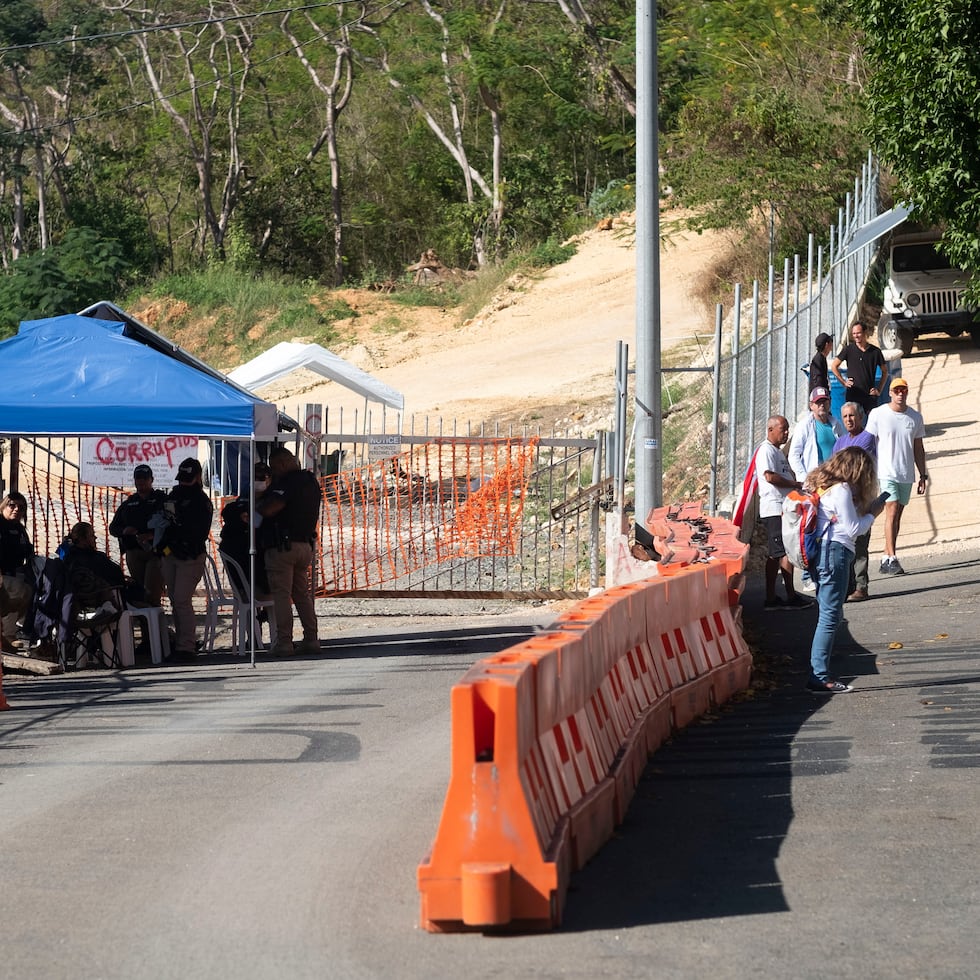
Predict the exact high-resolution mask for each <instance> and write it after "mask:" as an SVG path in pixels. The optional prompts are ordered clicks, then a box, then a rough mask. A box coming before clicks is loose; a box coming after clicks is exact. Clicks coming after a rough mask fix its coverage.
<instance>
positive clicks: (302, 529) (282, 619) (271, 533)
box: [256, 446, 321, 657]
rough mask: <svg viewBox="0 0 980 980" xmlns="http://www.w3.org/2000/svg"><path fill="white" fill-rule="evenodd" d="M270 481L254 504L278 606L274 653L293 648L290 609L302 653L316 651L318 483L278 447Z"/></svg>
mask: <svg viewBox="0 0 980 980" xmlns="http://www.w3.org/2000/svg"><path fill="white" fill-rule="evenodd" d="M269 468H270V469H271V470H272V486H271V487H270V488H269V490H268V491H267V492H266V494H265V495H264V496H263V498H262V499H261V500H260V501H259V502H258V503H257V504H256V509H257V510H258V511H259V513H260V514H261V515H262V517H263V521H262V527H261V529H260V530H261V534H262V544H263V549H264V553H265V570H266V574H267V575H268V577H269V591H270V593H271V595H272V601H273V604H274V606H275V611H276V629H277V636H276V641H275V644H274V646H273V648H272V655H273V656H276V657H288V656H290V655H292V654H293V653H294V652H295V648H294V647H293V610H292V606H293V605H295V606H296V614H297V615H298V616H299V621H300V623H301V624H302V627H303V641H302V643H301V644H300V647H299V649H300V652H302V653H317V652H319V650H320V641H319V639H318V637H317V622H316V609H315V607H314V605H313V593H312V588H311V582H310V566H311V565H312V564H313V545H314V543H315V541H316V534H317V526H318V524H319V521H320V500H321V494H320V484H319V482H318V481H317V478H316V477H315V476H314V475H313V474H312V473H310V472H309V470H304V469H301V468H300V465H299V461H298V460H297V459H296V457H295V456H294V455H293V454H292V453H291V452H290V451H289V450H288V449H286V448H285V446H280V447H279V448H277V449H274V450H273V451H272V453H271V454H270V455H269Z"/></svg>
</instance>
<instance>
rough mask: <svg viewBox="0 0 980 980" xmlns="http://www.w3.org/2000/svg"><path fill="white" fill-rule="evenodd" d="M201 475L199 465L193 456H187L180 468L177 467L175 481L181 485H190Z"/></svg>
mask: <svg viewBox="0 0 980 980" xmlns="http://www.w3.org/2000/svg"><path fill="white" fill-rule="evenodd" d="M200 475H201V463H200V461H199V460H197V459H195V458H194V457H193V456H188V457H187V459H185V460H184V461H183V462H182V463H181V464H180V466H178V467H177V479H178V480H179V481H180V482H181V483H190V482H191V481H192V480H195V479H197V477H199V476H200Z"/></svg>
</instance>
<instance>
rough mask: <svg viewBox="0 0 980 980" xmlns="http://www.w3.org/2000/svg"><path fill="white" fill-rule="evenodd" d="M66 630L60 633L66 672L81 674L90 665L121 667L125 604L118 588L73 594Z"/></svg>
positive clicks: (60, 651)
mask: <svg viewBox="0 0 980 980" xmlns="http://www.w3.org/2000/svg"><path fill="white" fill-rule="evenodd" d="M66 605H67V607H68V610H67V617H66V621H65V624H64V629H63V630H59V634H60V635H59V637H58V659H59V660H60V662H61V665H62V667H64V669H65V670H81V669H82V668H83V667H86V666H88V665H89V664H92V665H96V666H103V667H110V668H111V667H120V666H121V662H120V659H119V654H118V652H117V637H118V632H119V617H120V616H121V615H122V611H123V607H124V603H123V598H122V591H121V590H120V589H118V588H113V589H99V591H97V592H72V593H70V595H69V596H66Z"/></svg>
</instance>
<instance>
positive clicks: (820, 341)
mask: <svg viewBox="0 0 980 980" xmlns="http://www.w3.org/2000/svg"><path fill="white" fill-rule="evenodd" d="M833 339H834V338H833V337H831V336H830V334H829V333H818V334H817V339H816V341H815V343H816V345H817V350H823V349H824V347H825V345H827V344H829V343H830V342H831V341H832V340H833Z"/></svg>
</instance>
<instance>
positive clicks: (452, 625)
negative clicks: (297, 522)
mask: <svg viewBox="0 0 980 980" xmlns="http://www.w3.org/2000/svg"><path fill="white" fill-rule="evenodd" d="M873 595H874V596H875V598H874V599H873V601H871V602H867V603H863V604H860V605H856V606H851V605H849V606H848V607H847V614H848V624H847V630H846V631H845V632H844V633H843V634H842V635H841V637H840V642H839V652H840V654H841V659H840V660H839V661H838V664H839V670H840V673H841V675H842V676H844V677H846V678H848V679H853V682H854V684H855V687H856V690H855V691H854V693H852V694H848V695H843V696H839V697H837V698H835V699H825V698H820V697H818V696H815V695H809V694H807V693H805V692H804V691H803V690H802V685H803V681H804V679H805V670H806V659H807V653H808V643H809V635H810V632H811V631H812V626H813V621H814V613H812V612H803V613H790V612H779V613H763V612H762V610H761V596H760V595H759V593H758V590H757V588H756V587H755V585H754V584H753V587H752V588H750V589H749V591H748V593H747V595H746V599H745V606H746V630H747V634H748V635H749V637H750V639H751V640H752V642H753V644H754V645H755V646H756V648H757V649H758V651H759V657H758V664H759V667H760V674H761V675H762V676H763V678H767V679H768V680H769V681H770V682H771V685H772V690H771V691H764V690H760V691H759V692H757V694H756V695H755V696H754V697H751V698H747V699H745V700H743V701H741V702H740V703H738V704H735V705H732V706H730V707H728V708H726V709H724V710H722V711H719V712H718V713H716V714H714V715H712V716H711V717H709V718H707V719H705V720H704V721H703V722H702V723H698V724H695V725H693V726H691V727H690V728H689V729H688V730H687V731H686V732H684V733H681V734H679V735H678V736H676V737H675V738H674V739H673V740H672V741H671V742H670V743H669V744H667V745H665V746H663V747H662V748H661V749H660V750H659V751H658V753H657V754H656V755H655V756H654V758H653V759H652V761H651V763H650V765H649V766H648V768H647V770H646V772H645V774H644V777H643V779H642V781H641V784H640V786H639V788H638V792H637V796H636V798H635V800H634V802H633V805H632V807H631V808H630V811H629V813H628V815H627V820H626V821H625V823H624V824H623V826H622V827H620V828H619V830H618V831H617V834H616V836H615V837H614V839H613V840H611V841H610V842H609V843H608V844H607V845H606V847H605V848H603V850H602V851H601V852H600V853H599V855H597V857H596V858H595V859H594V860H593V861H592V862H591V863H590V864H589V866H588V867H587V868H586V869H584V870H583V871H582V872H580V873H578V874H577V875H575V876H574V878H573V881H572V887H571V890H570V892H569V896H568V900H567V904H566V913H565V921H564V924H563V927H562V929H561V930H559V931H557V932H554V933H551V934H545V935H530V936H483V935H472V934H462V935H432V934H429V933H426V932H424V931H422V930H420V929H419V928H418V925H417V920H418V896H417V893H416V887H415V869H416V866H417V865H418V863H419V861H420V860H421V859H422V857H423V856H424V854H425V853H426V850H427V848H428V845H429V843H430V841H431V839H432V836H433V834H434V832H435V829H436V827H437V825H438V819H439V814H440V811H441V806H442V798H443V794H444V792H445V788H446V785H447V779H448V764H449V750H448V746H449V712H448V703H449V690H450V687H451V686H452V684H453V683H454V682H455V681H456V680H457V679H458V678H459V677H460V676H461V675H462V673H463V672H464V671H465V670H466V668H467V667H468V666H469V665H470V664H471V663H472V662H473V661H474V660H476V659H479V658H480V657H482V656H484V655H485V654H486V653H488V652H490V651H491V650H495V649H500V648H503V647H506V646H508V645H510V644H512V643H514V642H517V641H518V640H520V639H521V638H523V637H524V636H526V635H528V634H529V632H531V631H532V630H533V629H534V628H535V627H536V626H542V625H545V624H546V623H547V622H549V621H550V619H551V612H550V611H549V609H548V608H547V607H534V608H532V607H523V608H522V607H509V608H507V609H506V610H505V611H503V612H499V613H497V612H494V611H491V610H488V611H486V612H484V613H481V614H479V615H473V614H470V615H460V616H455V617H453V616H451V617H441V618H438V619H435V620H431V619H426V618H424V617H398V616H392V617H388V618H387V619H384V620H383V621H379V620H378V619H377V618H376V617H375V618H371V617H361V618H359V619H358V618H352V619H350V620H347V621H345V622H344V623H343V624H342V627H341V628H339V629H335V630H334V631H333V632H331V633H329V639H327V640H326V642H325V644H324V650H323V653H322V654H321V655H320V656H318V657H311V658H305V659H304V658H298V659H295V660H291V661H288V662H273V663H261V664H260V665H259V666H258V667H257V668H254V669H253V668H250V667H247V666H243V665H239V664H232V663H209V664H202V665H194V666H189V667H187V666H181V667H173V668H169V667H164V668H149V667H148V668H137V669H135V670H128V671H125V672H122V673H109V672H82V673H77V674H72V675H65V676H62V677H53V678H16V679H15V678H9V677H8V679H7V683H6V685H5V690H6V693H7V697H8V699H9V700H10V701H11V703H12V705H13V709H12V710H11V711H8V712H4V713H0V826H2V828H3V842H2V847H0V869H2V878H0V880H2V882H3V885H2V890H0V912H2V918H0V923H2V933H0V935H2V939H0V949H2V954H0V974H2V975H3V976H10V977H14V976H16V977H32V978H35V977H37V978H60V977H65V978H68V977H71V978H73V980H74V978H78V980H86V978H96V977H99V978H123V977H126V978H132V977H154V978H157V977H159V978H170V977H174V978H176V977H180V978H182V980H186V978H194V977H208V978H223V977H228V978H231V977H235V978H241V980H249V978H265V977H269V978H272V977H276V978H292V977H296V978H307V977H310V978H312V977H318V978H322V977H345V978H346V977H352V978H353V977H365V978H367V977H399V978H401V977H405V978H415V977H419V978H422V977H426V978H433V977H439V978H441V977H446V978H449V977H453V978H455V977H459V976H464V975H466V976H469V977H473V978H483V977H504V976H506V977H582V978H585V977H589V978H595V977H649V976H656V977H669V978H673V977H677V978H687V977H703V976H716V977H773V978H785V977H794V978H810V977H812V978H821V980H824V978H826V977H828V976H830V977H860V978H862V980H869V978H878V977H880V978H886V977H887V978H895V977H903V978H905V977H928V978H959V977H963V978H966V977H971V978H972V977H974V976H976V973H977V966H976V964H977V962H978V957H980V937H978V934H977V928H976V925H977V922H978V921H980V858H978V854H977V827H978V818H977V813H978V812H980V780H978V778H977V777H978V770H980V737H978V736H977V731H978V729H980V645H978V631H977V628H976V609H977V606H978V598H980V560H978V559H977V556H976V555H969V554H965V555H958V556H954V559H953V561H952V562H951V563H948V564H947V563H946V562H945V561H944V560H943V559H942V558H941V557H937V558H936V559H934V560H933V561H932V563H931V564H930V565H928V566H926V565H925V564H924V563H920V564H919V567H917V568H915V569H912V570H910V573H909V574H907V575H905V576H904V577H901V578H890V579H886V580H877V579H875V580H874V581H873ZM896 643H899V644H901V647H900V648H895V649H890V645H892V644H896Z"/></svg>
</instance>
